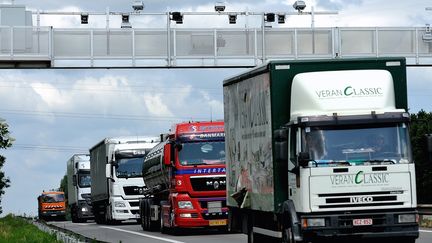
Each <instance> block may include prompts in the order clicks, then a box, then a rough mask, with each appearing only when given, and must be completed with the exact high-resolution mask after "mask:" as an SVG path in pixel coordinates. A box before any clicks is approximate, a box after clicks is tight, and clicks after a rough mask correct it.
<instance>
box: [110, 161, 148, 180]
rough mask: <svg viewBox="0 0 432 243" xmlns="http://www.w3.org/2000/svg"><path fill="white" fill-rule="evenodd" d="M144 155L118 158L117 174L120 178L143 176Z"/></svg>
mask: <svg viewBox="0 0 432 243" xmlns="http://www.w3.org/2000/svg"><path fill="white" fill-rule="evenodd" d="M143 159H144V157H142V156H141V157H133V158H121V159H117V164H116V175H117V177H118V178H131V177H141V176H142V164H143Z"/></svg>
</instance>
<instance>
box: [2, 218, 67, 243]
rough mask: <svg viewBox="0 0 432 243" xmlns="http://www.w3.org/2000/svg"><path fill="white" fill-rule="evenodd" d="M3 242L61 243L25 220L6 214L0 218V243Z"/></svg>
mask: <svg viewBox="0 0 432 243" xmlns="http://www.w3.org/2000/svg"><path fill="white" fill-rule="evenodd" d="M3 242H33V243H37V242H40V243H45V242H47V243H51V242H55V243H60V242H61V241H58V240H56V238H55V236H53V235H50V234H48V233H46V232H43V231H41V230H39V229H38V228H37V227H36V226H34V225H33V224H31V223H29V222H27V221H26V220H25V219H23V218H19V217H16V216H14V215H11V214H8V215H7V216H5V217H3V218H0V243H3Z"/></svg>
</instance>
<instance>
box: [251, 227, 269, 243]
mask: <svg viewBox="0 0 432 243" xmlns="http://www.w3.org/2000/svg"><path fill="white" fill-rule="evenodd" d="M249 227H250V228H249V230H248V234H247V237H248V238H247V240H248V243H261V242H269V240H271V239H273V238H270V237H267V236H265V235H262V234H257V233H255V232H253V227H251V226H249Z"/></svg>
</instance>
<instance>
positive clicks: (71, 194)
mask: <svg viewBox="0 0 432 243" xmlns="http://www.w3.org/2000/svg"><path fill="white" fill-rule="evenodd" d="M67 180H68V183H67V185H68V206H69V209H70V212H71V217H72V222H74V223H78V222H85V221H87V220H88V219H93V213H92V208H91V198H90V197H91V193H90V187H91V177H90V155H88V154H74V155H73V156H72V157H71V158H70V159H69V160H68V161H67Z"/></svg>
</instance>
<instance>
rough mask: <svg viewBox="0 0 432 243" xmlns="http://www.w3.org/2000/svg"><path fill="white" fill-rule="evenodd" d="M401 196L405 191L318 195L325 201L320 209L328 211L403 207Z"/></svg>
mask: <svg viewBox="0 0 432 243" xmlns="http://www.w3.org/2000/svg"><path fill="white" fill-rule="evenodd" d="M401 194H403V191H378V192H352V193H327V194H318V197H319V198H324V199H325V201H324V202H325V204H324V205H322V204H321V205H319V206H318V207H319V208H321V209H326V208H346V207H351V208H353V207H354V208H359V207H375V206H396V205H403V202H401V201H398V195H401Z"/></svg>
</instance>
